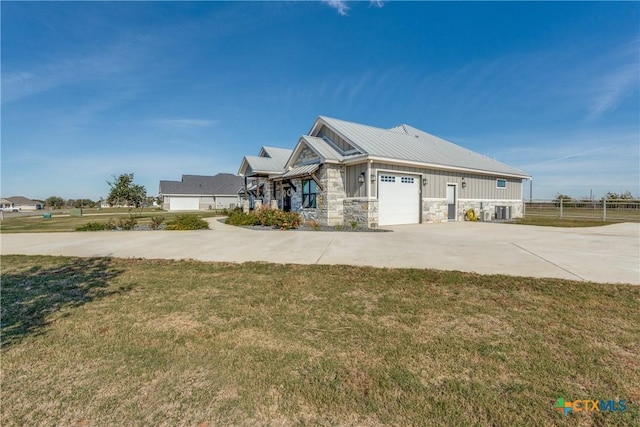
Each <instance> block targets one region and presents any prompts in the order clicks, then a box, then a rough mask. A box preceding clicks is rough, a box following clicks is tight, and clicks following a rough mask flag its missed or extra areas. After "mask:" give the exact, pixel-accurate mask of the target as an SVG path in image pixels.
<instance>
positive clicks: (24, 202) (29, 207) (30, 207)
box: [6, 196, 44, 211]
mask: <svg viewBox="0 0 640 427" xmlns="http://www.w3.org/2000/svg"><path fill="white" fill-rule="evenodd" d="M6 200H8V201H9V202H11V203H13V207H14V208H18V209H19V210H21V211H35V210H39V209H44V202H43V201H41V200H31V199H27V198H26V197H22V196H13V197H7V198H6Z"/></svg>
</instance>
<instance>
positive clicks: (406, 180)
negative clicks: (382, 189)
mask: <svg viewBox="0 0 640 427" xmlns="http://www.w3.org/2000/svg"><path fill="white" fill-rule="evenodd" d="M400 182H402V183H403V184H413V178H409V177H408V176H403V177H402V179H401V180H400Z"/></svg>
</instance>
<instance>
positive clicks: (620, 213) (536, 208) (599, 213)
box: [524, 199, 640, 222]
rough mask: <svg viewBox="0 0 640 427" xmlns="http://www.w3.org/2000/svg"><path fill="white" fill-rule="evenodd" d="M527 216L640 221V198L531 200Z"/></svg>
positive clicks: (526, 211) (526, 209)
mask: <svg viewBox="0 0 640 427" xmlns="http://www.w3.org/2000/svg"><path fill="white" fill-rule="evenodd" d="M524 204H525V209H524V216H525V218H565V219H584V220H600V221H604V222H627V221H634V222H640V200H630V199H624V200H608V199H603V200H562V199H560V200H529V201H525V203H524Z"/></svg>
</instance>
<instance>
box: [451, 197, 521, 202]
mask: <svg viewBox="0 0 640 427" xmlns="http://www.w3.org/2000/svg"><path fill="white" fill-rule="evenodd" d="M459 200H464V201H467V202H519V203H522V202H523V200H522V199H463V198H462V197H460V199H459Z"/></svg>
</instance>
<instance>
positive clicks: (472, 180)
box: [373, 163, 522, 200]
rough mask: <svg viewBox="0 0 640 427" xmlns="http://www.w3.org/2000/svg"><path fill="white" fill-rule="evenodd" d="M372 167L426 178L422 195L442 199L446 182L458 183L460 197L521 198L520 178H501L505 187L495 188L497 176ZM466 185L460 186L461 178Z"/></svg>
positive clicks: (444, 195)
mask: <svg viewBox="0 0 640 427" xmlns="http://www.w3.org/2000/svg"><path fill="white" fill-rule="evenodd" d="M373 168H374V169H376V170H377V169H383V170H391V171H398V172H408V173H413V174H419V175H422V177H423V178H427V181H428V182H427V185H426V186H425V187H423V192H422V197H425V198H438V199H443V198H445V197H446V191H447V184H458V198H460V199H494V200H521V199H522V180H520V179H517V178H501V179H505V180H506V181H507V187H506V188H497V182H496V179H497V178H498V177H497V176H485V175H473V174H469V173H461V172H449V171H437V170H433V169H423V168H414V167H408V166H398V165H389V164H384V163H374V164H373ZM463 177H464V181H465V183H466V187H465V188H462V178H463Z"/></svg>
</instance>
